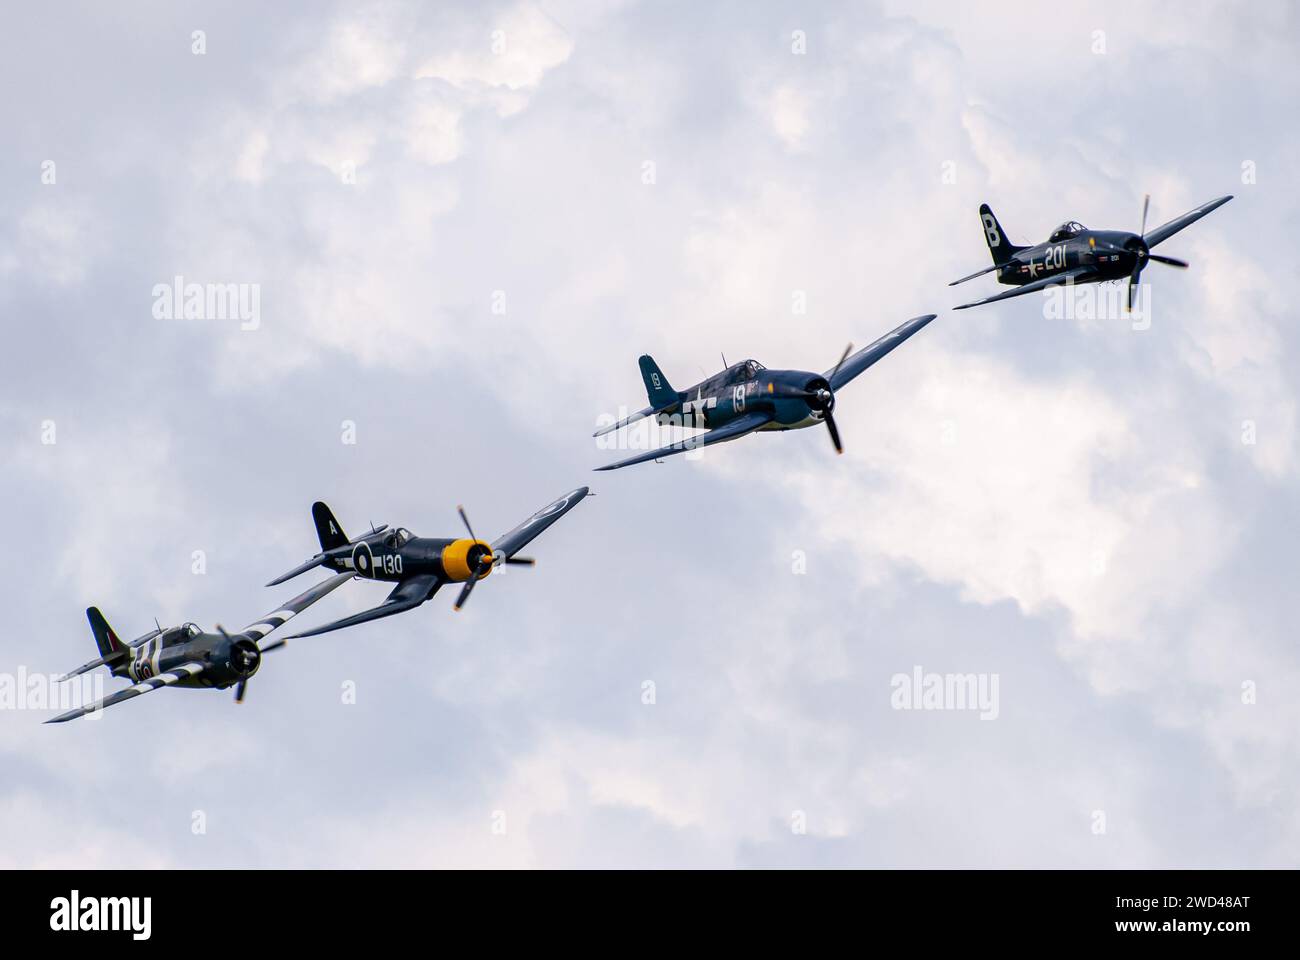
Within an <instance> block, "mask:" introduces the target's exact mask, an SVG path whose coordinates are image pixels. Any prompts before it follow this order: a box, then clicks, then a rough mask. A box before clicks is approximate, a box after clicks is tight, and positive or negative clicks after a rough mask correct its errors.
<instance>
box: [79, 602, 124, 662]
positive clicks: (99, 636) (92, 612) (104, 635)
mask: <svg viewBox="0 0 1300 960" xmlns="http://www.w3.org/2000/svg"><path fill="white" fill-rule="evenodd" d="M86 619H87V620H89V621H90V631H91V632H92V633H93V634H94V635H95V645H96V646H97V647H99V655H100V657H101V658H103V659H104V660H108V659H111V658H112V657H113V656H114V655H115V654H118V653H125V652H126V644H124V643H123V642H122V641H121V640H119V639H118V636H117V634H116V633H114V632H113V628H112V627H110V626H109V625H108V621H107V620H105V619H104V615H103V614H102V613H100V612H99V607H87V608H86Z"/></svg>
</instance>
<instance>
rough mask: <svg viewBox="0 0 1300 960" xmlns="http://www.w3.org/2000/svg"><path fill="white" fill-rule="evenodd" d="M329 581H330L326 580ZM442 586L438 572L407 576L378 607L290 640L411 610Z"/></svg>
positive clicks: (299, 634)
mask: <svg viewBox="0 0 1300 960" xmlns="http://www.w3.org/2000/svg"><path fill="white" fill-rule="evenodd" d="M339 576H340V577H350V576H351V574H348V573H340V574H339ZM326 582H327V583H328V582H329V581H326ZM441 586H442V580H441V579H439V578H438V575H437V574H433V573H421V574H419V575H417V576H414V577H407V578H406V579H405V580H403V581H402V582H401V583H399V584H398V585H397V586H396V587H394V588H393V592H392V593H390V594H389V595H388V598H387V599H386V600H385V601H384V602H383V603H381V604H380V605H379V606H377V607H371V608H370V609H369V610H362V611H361V612H360V613H354V614H352V616H350V617H344V618H343V619H342V620H335V621H333V622H331V623H327V624H325V625H324V626H320V627H313V628H312V629H310V630H304V631H303V632H302V633H295V634H293V635H292V636H290V637H286V639H288V640H295V639H297V638H298V637H314V636H316V635H317V634H321V633H329V632H331V631H333V630H342V629H343V628H344V627H352V626H356V625H357V624H358V623H368V622H370V621H371V620H378V619H380V618H382V617H391V616H392V615H393V614H395V613H401V612H402V611H404V610H411V609H414V608H415V607H418V606H419V605H420V604H422V603H424V601H426V600H428V599H429V598H430V597H432V596H433V595H434V594H435V593H437V592H438V588H439V587H441Z"/></svg>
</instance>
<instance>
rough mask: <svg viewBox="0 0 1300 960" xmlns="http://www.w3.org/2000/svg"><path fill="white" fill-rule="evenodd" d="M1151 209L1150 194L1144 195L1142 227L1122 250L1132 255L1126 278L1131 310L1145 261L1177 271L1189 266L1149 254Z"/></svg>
mask: <svg viewBox="0 0 1300 960" xmlns="http://www.w3.org/2000/svg"><path fill="white" fill-rule="evenodd" d="M1150 209H1151V194H1149V193H1148V194H1146V195H1145V196H1143V198H1142V227H1141V229H1140V230H1138V235H1137V237H1136V238H1134V239H1133V240H1130V241H1129V242H1128V243H1126V244H1125V245H1124V248H1125V249H1126V250H1128V251H1129V252H1130V253H1132V254H1133V258H1134V259H1133V272H1132V273H1130V274H1129V277H1128V308H1129V310H1132V309H1133V301H1134V300H1135V299H1136V297H1137V286H1138V279H1139V277H1140V275H1141V273H1142V268H1143V267H1145V266H1146V265H1147V261H1148V260H1150V261H1154V262H1155V263H1163V264H1164V265H1165V266H1167V267H1177V268H1178V269H1179V270H1186V269H1187V268H1188V267H1189V266H1190V264H1189V263H1188V262H1187V261H1186V260H1179V259H1178V258H1177V257H1163V256H1160V255H1159V254H1155V253H1152V252H1151V248H1150V247H1148V246H1147V242H1146V239H1145V237H1146V232H1147V211H1149V210H1150Z"/></svg>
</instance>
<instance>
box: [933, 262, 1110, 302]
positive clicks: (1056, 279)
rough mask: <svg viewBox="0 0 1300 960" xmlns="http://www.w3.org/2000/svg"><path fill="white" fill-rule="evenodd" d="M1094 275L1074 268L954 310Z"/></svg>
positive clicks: (1077, 280) (1085, 268) (1075, 281)
mask: <svg viewBox="0 0 1300 960" xmlns="http://www.w3.org/2000/svg"><path fill="white" fill-rule="evenodd" d="M1092 273H1093V269H1092V267H1072V268H1071V269H1069V270H1066V271H1064V272H1063V273H1054V274H1052V276H1050V277H1039V278H1038V279H1037V280H1030V281H1029V282H1028V283H1026V284H1025V285H1024V286H1023V287H1015V288H1014V289H1011V290H1008V291H1006V292H1005V293H997V294H994V295H993V296H991V297H985V298H984V299H983V300H972V301H971V302H970V303H963V304H962V305H961V306H960V307H953V309H954V310H965V309H966V308H967V307H978V306H979V305H980V304H983V303H995V302H996V301H998V300H1006V299H1008V298H1010V297H1023V296H1024V295H1025V294H1026V293H1034V292H1035V291H1038V290H1045V289H1047V288H1048V287H1051V286H1055V285H1056V284H1060V283H1078V282H1079V281H1080V280H1083V279H1085V278H1087V277H1088V276H1090V275H1091V274H1092Z"/></svg>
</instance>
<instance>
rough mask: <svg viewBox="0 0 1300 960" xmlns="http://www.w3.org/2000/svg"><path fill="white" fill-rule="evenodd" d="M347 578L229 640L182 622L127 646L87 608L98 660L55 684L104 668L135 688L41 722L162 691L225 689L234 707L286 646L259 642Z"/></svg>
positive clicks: (222, 633) (288, 605)
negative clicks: (269, 657)
mask: <svg viewBox="0 0 1300 960" xmlns="http://www.w3.org/2000/svg"><path fill="white" fill-rule="evenodd" d="M350 579H352V578H351V575H349V574H338V575H336V576H333V577H330V578H329V579H328V580H323V581H321V582H320V583H318V584H316V586H314V587H312V588H311V589H310V590H308V591H307V592H305V593H302V594H299V595H298V596H296V597H294V598H293V599H292V600H290V601H289V602H288V603H286V604H285V605H284V606H282V607H278V608H277V609H276V610H275V611H273V612H272V613H268V614H267V615H266V616H265V617H262V619H260V620H258V621H256V622H254V623H251V624H249V625H248V626H247V627H245V628H244V629H243V630H241V631H240V632H239V633H236V634H234V635H233V636H232V635H231V634H229V633H227V632H226V631H225V630H224V629H223V628H222V627H221V626H220V625H218V626H217V632H216V633H205V632H204V631H202V630H200V629H199V627H198V626H197V625H196V624H193V623H184V624H181V625H180V626H179V627H168V628H166V629H163V628H159V629H157V630H152V631H150V632H149V633H146V634H144V635H143V636H141V637H137V638H136V639H135V640H132V641H131V642H130V643H123V642H122V641H121V640H119V639H118V636H117V634H116V633H114V632H113V628H112V627H110V626H109V625H108V621H107V620H105V619H104V615H103V614H102V613H100V612H99V608H98V607H90V608H89V609H88V610H86V619H88V620H89V621H90V629H91V632H92V633H93V634H94V635H95V643H96V644H97V645H98V647H99V657H98V658H96V659H94V660H91V661H90V662H89V663H87V664H83V665H82V666H80V667H78V668H77V669H76V670H73V671H72V672H71V673H68V674H65V675H64V676H62V677H60V678H59V680H60V681H63V680H68V679H71V678H72V677H76V676H80V675H81V674H83V673H86V672H87V671H90V670H94V669H95V668H96V667H108V668H109V670H110V671H111V672H112V674H113V676H115V677H124V678H127V679H130V680H134V681H135V683H134V684H133V685H131V686H129V687H127V688H126V689H125V690H119V691H117V692H116V693H111V694H109V695H108V696H106V697H102V698H100V699H99V700H96V701H95V702H94V703H91V704H87V705H85V706H82V707H78V708H77V709H75V710H69V711H68V712H67V713H63V714H60V715H59V716H57V717H55V718H53V719H52V720H46V721H45V722H46V723H66V722H67V721H69V720H75V719H77V718H78V717H84V716H85V715H86V714H88V713H93V712H95V711H96V710H103V709H105V708H106V707H111V706H113V705H114V704H118V703H121V702H123V701H124V700H131V699H134V698H135V697H138V696H141V695H143V694H146V693H149V692H151V691H153V690H159V689H161V688H163V687H189V688H213V689H217V690H225V689H226V688H228V687H231V686H233V687H234V688H235V702H236V703H242V702H243V700H244V691H245V690H246V689H247V688H248V681H249V679H250V678H252V676H253V674H255V673H257V670H258V668H259V667H260V666H261V665H262V654H264V653H267V652H269V651H271V650H275V649H277V648H279V647H282V646H284V641H283V640H276V641H273V642H272V643H268V644H265V645H263V644H262V639H263V638H264V637H265V636H266V635H267V634H268V633H270V632H271V631H272V630H274V629H276V628H277V627H280V626H283V625H284V624H285V623H286V622H288V621H289V620H291V619H293V618H294V617H296V616H297V615H298V614H300V613H302V612H303V611H304V610H306V609H307V608H308V607H310V606H311V605H312V604H313V603H315V602H316V601H317V600H319V599H321V597H324V596H325V595H326V594H328V593H330V592H331V591H333V590H335V589H337V588H338V587H340V586H342V585H343V583H344V581H346V580H350Z"/></svg>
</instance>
